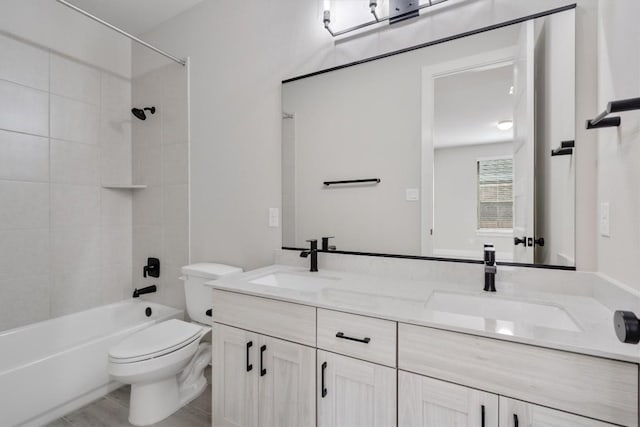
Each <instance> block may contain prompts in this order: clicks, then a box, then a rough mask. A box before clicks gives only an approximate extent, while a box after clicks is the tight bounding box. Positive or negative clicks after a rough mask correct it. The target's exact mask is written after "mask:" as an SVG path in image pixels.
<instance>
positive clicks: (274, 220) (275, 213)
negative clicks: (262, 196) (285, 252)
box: [269, 208, 280, 228]
mask: <svg viewBox="0 0 640 427" xmlns="http://www.w3.org/2000/svg"><path fill="white" fill-rule="evenodd" d="M279 226H280V209H278V208H269V227H273V228H277V227H279Z"/></svg>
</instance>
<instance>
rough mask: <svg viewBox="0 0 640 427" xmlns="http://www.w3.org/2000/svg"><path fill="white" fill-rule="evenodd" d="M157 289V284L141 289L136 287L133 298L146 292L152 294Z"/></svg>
mask: <svg viewBox="0 0 640 427" xmlns="http://www.w3.org/2000/svg"><path fill="white" fill-rule="evenodd" d="M157 291H158V288H157V287H156V285H151V286H147V287H146V288H141V289H138V288H136V289H134V290H133V298H138V297H139V296H140V295H144V294H152V293H154V292H157Z"/></svg>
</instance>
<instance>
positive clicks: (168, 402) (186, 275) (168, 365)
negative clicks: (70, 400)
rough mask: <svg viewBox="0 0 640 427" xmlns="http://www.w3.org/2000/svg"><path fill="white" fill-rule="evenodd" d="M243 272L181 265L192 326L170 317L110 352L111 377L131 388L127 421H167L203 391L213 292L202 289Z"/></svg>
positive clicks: (208, 265) (216, 266) (138, 423)
mask: <svg viewBox="0 0 640 427" xmlns="http://www.w3.org/2000/svg"><path fill="white" fill-rule="evenodd" d="M241 271H242V269H240V268H238V267H232V266H228V265H223V264H214V263H199V264H192V265H187V266H184V267H182V274H183V277H181V279H182V280H183V281H184V292H185V299H186V303H187V313H188V314H189V317H190V318H191V322H185V321H182V320H178V319H170V320H166V321H164V322H161V323H158V324H155V325H153V326H151V327H149V328H146V329H143V330H141V331H139V332H136V333H134V334H132V335H130V336H128V337H127V338H125V339H124V340H123V341H121V342H120V343H118V344H116V345H115V346H114V347H112V348H111V349H110V350H109V364H108V371H109V375H110V376H111V377H112V378H113V379H115V380H116V381H119V382H121V383H124V384H131V400H130V404H129V422H130V423H131V424H133V425H136V426H146V425H149V424H153V423H156V422H158V421H161V420H163V419H164V418H166V417H168V416H169V415H171V414H172V413H174V412H175V411H176V410H178V409H179V408H181V407H182V406H184V405H186V404H187V403H189V402H190V401H192V400H193V399H195V398H196V397H198V396H199V395H200V393H202V391H203V390H204V389H205V387H206V386H207V380H206V378H205V377H204V369H205V368H206V367H207V365H209V364H210V362H211V344H210V343H208V342H202V338H203V337H205V336H206V335H207V334H208V333H209V332H210V331H211V322H212V307H211V306H212V298H213V297H212V292H211V289H210V288H209V287H207V286H205V285H204V283H205V282H207V281H210V280H215V279H219V278H221V277H224V276H228V275H230V274H235V273H239V272H241Z"/></svg>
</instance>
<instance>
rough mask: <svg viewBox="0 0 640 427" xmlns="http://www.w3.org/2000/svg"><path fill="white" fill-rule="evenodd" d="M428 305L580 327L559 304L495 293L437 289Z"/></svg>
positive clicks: (559, 326) (535, 323)
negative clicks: (518, 298)
mask: <svg viewBox="0 0 640 427" xmlns="http://www.w3.org/2000/svg"><path fill="white" fill-rule="evenodd" d="M425 308H426V309H427V310H431V311H437V312H445V313H454V314H459V315H464V316H471V317H476V318H483V319H494V320H498V321H499V320H503V321H508V322H513V323H526V324H529V325H533V326H540V327H545V328H552V329H562V330H566V331H576V332H578V331H580V330H581V329H580V327H579V326H578V325H577V324H576V323H575V322H574V321H573V319H572V318H571V316H569V314H568V313H567V312H566V311H565V310H564V309H563V308H562V307H558V306H556V305H551V304H543V303H534V302H527V301H519V300H510V299H505V298H500V297H497V296H495V295H466V294H456V293H449V292H434V293H433V294H432V295H431V297H430V298H429V299H428V300H427V303H426V306H425Z"/></svg>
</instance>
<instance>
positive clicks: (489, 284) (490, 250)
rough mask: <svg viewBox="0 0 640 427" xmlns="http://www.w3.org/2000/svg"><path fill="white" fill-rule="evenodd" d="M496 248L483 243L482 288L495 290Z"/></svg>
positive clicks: (487, 290) (486, 290) (489, 290)
mask: <svg viewBox="0 0 640 427" xmlns="http://www.w3.org/2000/svg"><path fill="white" fill-rule="evenodd" d="M497 271H498V269H497V268H496V249H495V248H494V247H493V245H484V290H485V292H495V291H496V272H497Z"/></svg>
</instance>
